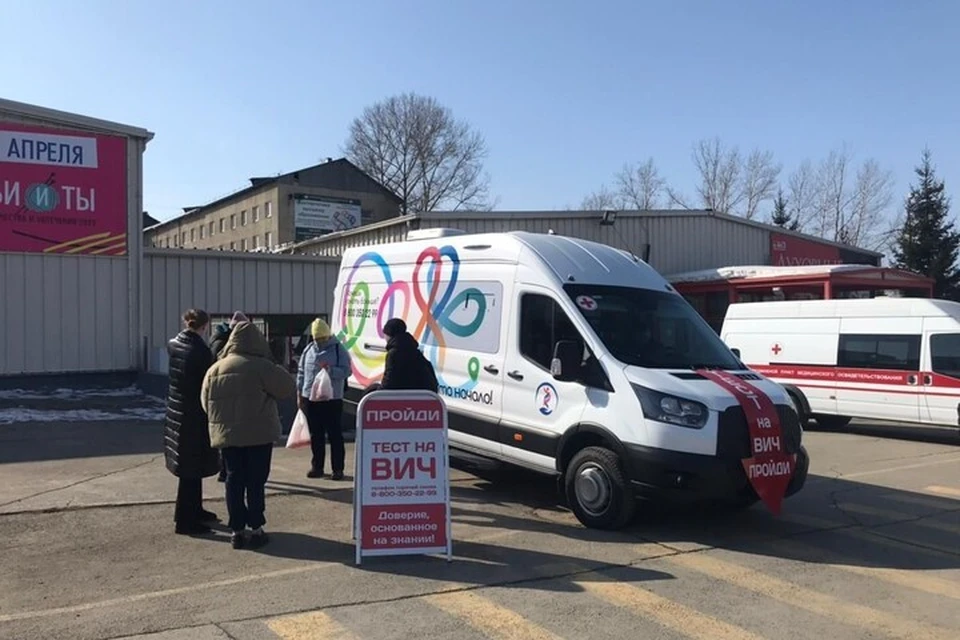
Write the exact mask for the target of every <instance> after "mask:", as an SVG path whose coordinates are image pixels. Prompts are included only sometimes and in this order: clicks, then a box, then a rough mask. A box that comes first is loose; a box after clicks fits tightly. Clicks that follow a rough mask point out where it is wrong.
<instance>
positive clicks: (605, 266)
mask: <svg viewBox="0 0 960 640" xmlns="http://www.w3.org/2000/svg"><path fill="white" fill-rule="evenodd" d="M432 246H451V247H453V248H454V249H455V250H456V251H457V253H458V254H459V256H460V260H461V261H462V262H469V261H475V260H482V261H495V262H506V263H509V264H517V262H518V259H519V256H520V253H521V251H522V249H524V248H526V249H529V250H530V251H532V252H533V253H535V254H536V255H537V256H538V257H539V258H540V260H541V262H542V264H543V266H545V267H546V268H547V269H548V270H549V271H551V272H552V273H553V275H554V276H555V277H556V279H557V280H558V281H559V282H560V283H561V284H562V283H566V282H571V283H579V284H605V285H614V286H629V287H645V288H661V287H662V288H669V290H671V291H672V290H673V289H672V287H670V285H669V283H667V281H666V280H665V279H664V278H663V276H661V275H660V274H659V273H658V272H657V271H656V270H655V269H654V268H653V267H651V266H650V265H649V264H647V263H646V262H644V261H643V260H641V259H640V258H639V257H637V256H634V255H633V254H631V253H630V252H628V251H624V250H622V249H617V248H615V247H611V246H609V245H605V244H601V243H599V242H593V241H590V240H583V239H580V238H570V237H567V236H559V235H554V234H547V233H533V232H530V231H505V232H498V233H477V234H463V235H444V236H443V237H435V238H422V239H417V240H407V241H404V242H393V243H388V244H381V245H372V246H371V245H367V246H362V247H351V248H349V249H346V250H345V251H344V252H343V260H344V261H345V262H353V261H355V260H356V259H357V258H359V257H360V255H361V254H363V253H366V252H371V251H373V252H376V253H380V254H382V255H383V256H384V258H385V259H386V260H387V262H391V261H393V262H414V261H415V260H416V258H417V256H418V255H420V252H421V251H423V250H424V249H426V248H428V247H432Z"/></svg>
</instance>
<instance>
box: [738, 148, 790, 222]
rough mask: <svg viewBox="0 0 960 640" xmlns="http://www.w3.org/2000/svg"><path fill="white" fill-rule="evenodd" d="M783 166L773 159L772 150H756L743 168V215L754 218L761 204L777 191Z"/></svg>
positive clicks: (749, 218) (771, 197)
mask: <svg viewBox="0 0 960 640" xmlns="http://www.w3.org/2000/svg"><path fill="white" fill-rule="evenodd" d="M782 168H783V167H782V166H781V165H780V164H777V163H775V162H774V161H773V153H772V152H770V151H759V150H754V151H752V152H751V153H750V156H749V157H748V158H747V162H746V165H745V166H744V168H743V200H744V209H743V217H744V218H746V219H747V220H752V219H753V217H754V216H756V215H757V211H758V210H759V208H760V205H761V204H762V203H764V202H766V201H767V200H772V199H773V198H774V196H775V195H776V193H777V181H778V180H779V178H780V171H781V170H782Z"/></svg>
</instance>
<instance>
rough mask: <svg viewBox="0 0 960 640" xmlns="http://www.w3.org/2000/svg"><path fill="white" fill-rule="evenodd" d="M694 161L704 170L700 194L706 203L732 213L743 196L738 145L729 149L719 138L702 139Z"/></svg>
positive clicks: (698, 192)
mask: <svg viewBox="0 0 960 640" xmlns="http://www.w3.org/2000/svg"><path fill="white" fill-rule="evenodd" d="M693 165H694V167H696V169H697V173H699V174H700V184H699V185H698V186H697V195H699V196H700V201H701V202H702V203H703V206H704V207H706V208H708V209H713V210H714V211H719V212H721V213H731V214H732V213H733V212H734V208H735V207H737V206H738V205H739V204H740V201H741V200H742V199H743V195H742V193H741V191H740V173H741V162H740V152H739V151H738V150H737V148H736V147H734V148H733V149H726V148H725V147H724V146H723V143H721V142H720V139H719V138H713V139H712V140H701V141H699V142H698V143H697V144H696V145H694V148H693Z"/></svg>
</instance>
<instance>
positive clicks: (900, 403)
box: [836, 318, 922, 423]
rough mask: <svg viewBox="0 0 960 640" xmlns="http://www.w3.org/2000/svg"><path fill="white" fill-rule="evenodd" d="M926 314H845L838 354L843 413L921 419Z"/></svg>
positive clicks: (839, 403)
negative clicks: (868, 316) (922, 348)
mask: <svg viewBox="0 0 960 640" xmlns="http://www.w3.org/2000/svg"><path fill="white" fill-rule="evenodd" d="M921 333H922V319H921V318H844V319H842V320H841V321H840V340H839V344H838V349H837V351H838V354H837V355H838V357H837V373H836V379H837V392H836V393H837V413H838V414H839V415H842V416H849V417H852V418H867V419H875V420H888V421H894V422H898V421H901V422H913V423H916V422H919V421H920V405H921V397H922V393H921V386H920V346H921V342H922V336H921Z"/></svg>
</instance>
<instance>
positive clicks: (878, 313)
mask: <svg viewBox="0 0 960 640" xmlns="http://www.w3.org/2000/svg"><path fill="white" fill-rule="evenodd" d="M720 336H721V338H722V339H723V340H724V342H726V343H727V345H728V346H729V347H731V348H732V349H734V351H735V352H739V355H740V357H741V359H742V360H743V362H745V363H746V364H747V366H749V367H750V368H751V369H753V370H754V371H757V372H758V373H762V374H763V375H765V376H767V377H769V378H770V379H772V380H776V381H777V382H779V383H780V384H782V385H784V387H785V388H786V389H787V391H788V392H789V393H790V394H791V396H792V397H793V400H794V404H795V405H796V406H797V408H798V410H799V412H800V415H801V421H802V422H803V421H805V420H806V419H807V418H814V419H815V420H816V421H817V422H818V423H819V424H820V425H822V426H824V427H827V428H841V427H843V426H845V425H846V424H847V423H848V422H850V419H851V418H866V419H871V420H882V421H894V422H908V423H918V424H929V425H943V426H954V427H955V426H958V424H960V303H956V302H950V301H947V300H934V299H929V298H869V299H841V300H803V301H784V302H750V303H738V304H732V305H730V307H729V309H728V310H727V315H726V318H725V319H724V322H723V328H722V329H721V332H720Z"/></svg>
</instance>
